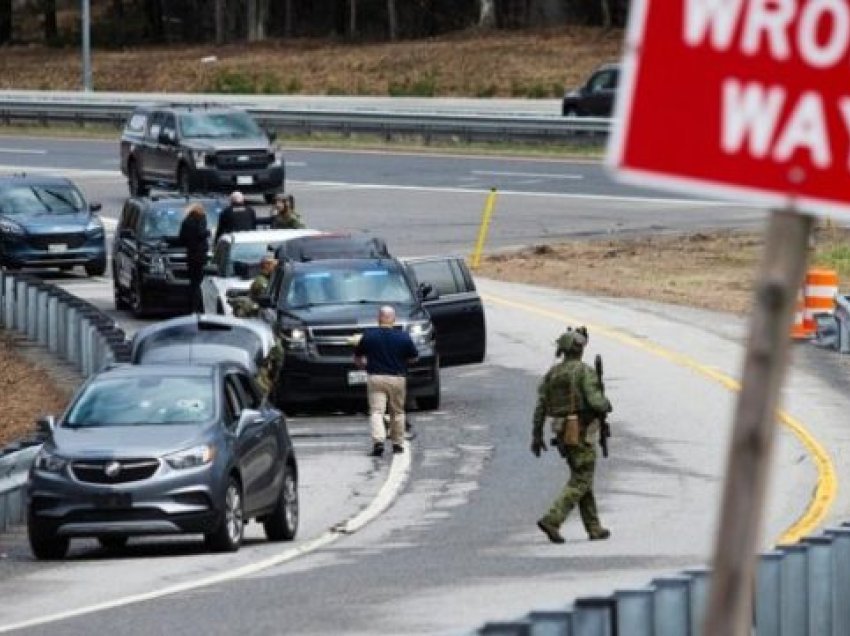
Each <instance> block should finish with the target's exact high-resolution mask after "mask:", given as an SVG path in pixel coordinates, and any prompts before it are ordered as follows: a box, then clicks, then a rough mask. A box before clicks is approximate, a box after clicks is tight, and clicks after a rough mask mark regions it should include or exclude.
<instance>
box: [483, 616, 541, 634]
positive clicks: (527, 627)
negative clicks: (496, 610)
mask: <svg viewBox="0 0 850 636" xmlns="http://www.w3.org/2000/svg"><path fill="white" fill-rule="evenodd" d="M478 633H479V634H480V635H481V636H531V624H530V623H528V622H527V621H525V620H518V621H500V622H492V623H485V624H484V627H482V628H481V629H479V630H478Z"/></svg>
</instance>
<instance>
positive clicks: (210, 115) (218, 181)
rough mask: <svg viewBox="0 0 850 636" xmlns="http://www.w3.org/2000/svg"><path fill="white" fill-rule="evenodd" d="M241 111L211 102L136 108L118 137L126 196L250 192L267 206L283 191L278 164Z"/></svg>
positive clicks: (267, 141) (268, 141) (267, 139)
mask: <svg viewBox="0 0 850 636" xmlns="http://www.w3.org/2000/svg"><path fill="white" fill-rule="evenodd" d="M273 142H274V135H273V134H269V133H266V132H264V131H263V130H262V129H261V128H260V127H259V126H257V124H256V123H255V122H254V120H253V119H252V118H251V116H250V115H248V114H247V113H246V112H244V111H241V110H238V109H235V108H229V107H227V106H221V105H212V104H154V105H150V106H140V107H139V108H137V109H136V110H135V111H134V112H133V114H132V115H131V116H130V118H129V119H128V120H127V124H126V125H125V127H124V132H123V133H122V135H121V172H123V173H124V174H125V175H126V176H127V180H128V183H129V186H130V195H131V196H145V195H146V194H148V192H149V190H150V187H151V186H152V185H155V186H157V187H165V188H171V189H177V190H179V191H180V192H181V193H182V194H189V193H194V192H232V191H233V190H239V191H241V192H253V193H259V194H262V195H263V196H264V197H265V199H266V201H267V202H269V203H270V202H271V201H272V199H273V198H274V195H275V194H277V193H280V192H283V188H284V161H283V156H282V155H281V153H280V152H279V151H278V150H277V149H276V148H275V147H274V146H273V145H272V144H273Z"/></svg>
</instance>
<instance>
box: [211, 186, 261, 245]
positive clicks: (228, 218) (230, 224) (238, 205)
mask: <svg viewBox="0 0 850 636" xmlns="http://www.w3.org/2000/svg"><path fill="white" fill-rule="evenodd" d="M256 229H257V213H256V212H255V211H254V208H252V207H251V206H250V205H248V204H246V203H245V195H243V194H242V193H241V192H239V191H238V190H235V191H233V192H231V193H230V205H228V206H227V207H226V208H224V209H223V210H222V211H221V216H220V217H219V218H218V227H217V228H216V230H215V240H214V241H213V244H215V243H218V239H219V237H221V235H222V234H229V233H231V232H248V231H250V230H256Z"/></svg>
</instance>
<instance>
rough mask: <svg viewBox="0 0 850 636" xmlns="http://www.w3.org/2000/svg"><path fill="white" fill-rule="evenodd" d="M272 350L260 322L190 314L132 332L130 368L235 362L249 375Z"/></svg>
mask: <svg viewBox="0 0 850 636" xmlns="http://www.w3.org/2000/svg"><path fill="white" fill-rule="evenodd" d="M273 346H274V334H273V333H272V330H271V328H270V327H269V326H268V325H267V324H266V323H264V322H262V321H260V320H248V319H243V318H234V317H232V316H214V315H206V314H190V315H187V316H179V317H177V318H172V319H170V320H162V321H159V322H156V323H154V324H152V325H148V326H147V327H145V328H144V329H141V330H139V331H137V332H136V334H135V335H134V336H133V340H132V342H131V345H130V361H131V362H132V363H133V364H172V363H173V364H212V363H213V362H221V361H224V360H227V361H229V362H237V363H239V364H241V365H242V366H244V367H245V368H247V369H248V370H249V371H250V372H251V373H252V374H253V375H255V374H256V373H257V370H258V368H259V367H260V365H261V364H262V363H263V361H264V360H265V359H266V357H268V355H269V353H270V352H271V349H272V347H273Z"/></svg>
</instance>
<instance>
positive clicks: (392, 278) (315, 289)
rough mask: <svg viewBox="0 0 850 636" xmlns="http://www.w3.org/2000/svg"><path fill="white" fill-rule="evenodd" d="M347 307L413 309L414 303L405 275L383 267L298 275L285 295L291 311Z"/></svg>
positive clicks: (337, 268)
mask: <svg viewBox="0 0 850 636" xmlns="http://www.w3.org/2000/svg"><path fill="white" fill-rule="evenodd" d="M347 303H351V304H365V303H376V304H379V303H390V304H406V305H411V304H413V303H414V300H413V294H412V292H411V291H410V286H409V285H408V284H407V281H406V280H405V278H404V275H402V273H401V272H400V271H397V270H389V269H386V268H385V267H382V266H380V265H374V266H368V267H360V266H356V265H351V266H335V267H327V268H315V269H313V268H311V269H309V270H307V271H300V272H299V271H296V272H295V273H294V275H293V277H292V279H291V280H290V282H289V288H288V289H287V291H286V295H285V305H286V306H287V307H291V308H297V307H309V306H313V305H336V304H347Z"/></svg>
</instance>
